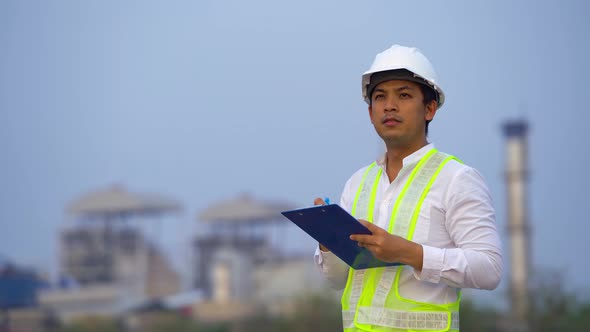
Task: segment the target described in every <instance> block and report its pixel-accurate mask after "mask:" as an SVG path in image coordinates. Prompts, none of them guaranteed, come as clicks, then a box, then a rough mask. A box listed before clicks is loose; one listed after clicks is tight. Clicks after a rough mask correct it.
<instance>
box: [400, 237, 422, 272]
mask: <svg viewBox="0 0 590 332" xmlns="http://www.w3.org/2000/svg"><path fill="white" fill-rule="evenodd" d="M407 253H408V256H407V258H406V259H405V262H402V263H405V264H406V265H410V266H411V267H413V268H414V270H416V271H418V272H420V271H422V265H423V263H424V248H422V245H421V244H418V243H416V242H412V241H408V251H407Z"/></svg>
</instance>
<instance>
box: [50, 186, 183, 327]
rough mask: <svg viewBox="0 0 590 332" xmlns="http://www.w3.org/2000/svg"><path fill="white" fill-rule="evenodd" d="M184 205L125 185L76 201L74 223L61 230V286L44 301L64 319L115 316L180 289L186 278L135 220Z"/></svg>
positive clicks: (72, 210) (70, 209)
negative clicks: (181, 280) (140, 192)
mask: <svg viewBox="0 0 590 332" xmlns="http://www.w3.org/2000/svg"><path fill="white" fill-rule="evenodd" d="M180 209H181V206H180V204H179V203H177V202H175V201H173V200H171V199H168V198H165V197H161V196H158V195H146V194H135V193H131V192H128V191H127V190H125V189H124V188H122V187H119V186H114V187H111V188H108V189H106V190H98V191H94V192H92V193H90V194H87V195H85V196H83V197H81V198H78V199H76V200H74V202H72V203H71V204H70V205H69V206H68V208H67V213H68V214H69V215H70V216H71V218H73V223H72V224H70V225H67V226H66V227H65V228H64V229H62V231H61V233H60V234H59V244H60V266H59V271H58V273H59V281H58V284H59V287H58V288H57V289H51V290H47V291H44V292H41V294H40V304H41V305H42V306H46V307H49V308H51V309H52V310H53V311H54V312H55V313H56V314H57V315H58V316H59V318H60V319H61V320H63V321H68V320H70V319H72V318H78V317H83V316H89V315H97V314H98V315H105V314H106V315H115V314H119V313H121V312H124V311H125V310H130V309H132V308H135V307H139V306H141V305H142V304H143V303H145V302H148V301H151V300H154V299H159V298H162V297H165V296H168V295H173V294H176V293H178V292H179V291H180V288H181V282H180V278H179V276H178V274H177V272H176V271H174V270H173V269H172V266H171V264H170V263H169V261H168V258H167V257H166V256H164V255H163V253H162V252H161V250H160V248H158V247H157V246H156V245H155V243H154V241H153V240H152V239H149V238H147V237H146V236H145V234H144V233H142V232H141V228H139V227H134V225H133V224H132V221H134V220H136V219H137V218H139V219H140V220H139V221H140V222H155V221H154V220H149V219H153V218H155V217H158V216H160V215H162V214H165V213H171V212H178V211H179V210H180Z"/></svg>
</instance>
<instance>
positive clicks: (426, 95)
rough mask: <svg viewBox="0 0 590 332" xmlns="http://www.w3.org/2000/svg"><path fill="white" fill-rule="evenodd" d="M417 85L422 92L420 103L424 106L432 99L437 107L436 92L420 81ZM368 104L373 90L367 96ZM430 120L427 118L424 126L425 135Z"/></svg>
mask: <svg viewBox="0 0 590 332" xmlns="http://www.w3.org/2000/svg"><path fill="white" fill-rule="evenodd" d="M418 86H419V87H420V91H421V92H422V103H423V104H424V106H426V105H428V104H430V103H431V102H432V101H434V102H435V103H437V107H438V100H437V99H436V92H434V89H433V88H431V87H429V86H428V85H425V84H421V83H418ZM369 106H373V91H371V95H370V96H369ZM430 121H432V120H427V121H426V126H425V127H424V132H425V134H426V136H428V124H429V123H430Z"/></svg>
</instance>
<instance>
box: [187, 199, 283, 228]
mask: <svg viewBox="0 0 590 332" xmlns="http://www.w3.org/2000/svg"><path fill="white" fill-rule="evenodd" d="M290 209H293V205H292V204H290V203H287V202H273V201H262V200H257V199H254V198H253V197H252V196H250V195H248V194H240V195H238V196H236V197H234V198H231V199H228V200H224V201H221V202H218V203H215V204H212V205H211V206H209V207H208V208H206V209H205V210H204V211H203V212H201V213H200V214H199V215H198V216H197V219H199V220H201V221H203V222H231V223H247V222H269V221H274V220H278V219H280V218H281V211H286V210H290Z"/></svg>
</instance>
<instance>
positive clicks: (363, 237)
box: [350, 234, 372, 244]
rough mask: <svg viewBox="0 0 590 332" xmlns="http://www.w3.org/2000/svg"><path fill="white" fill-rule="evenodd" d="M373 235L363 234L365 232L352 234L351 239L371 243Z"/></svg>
mask: <svg viewBox="0 0 590 332" xmlns="http://www.w3.org/2000/svg"><path fill="white" fill-rule="evenodd" d="M371 237H372V236H371V235H363V234H352V235H351V236H350V239H351V240H353V241H356V242H359V243H365V244H369V243H371V242H372V241H371Z"/></svg>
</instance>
